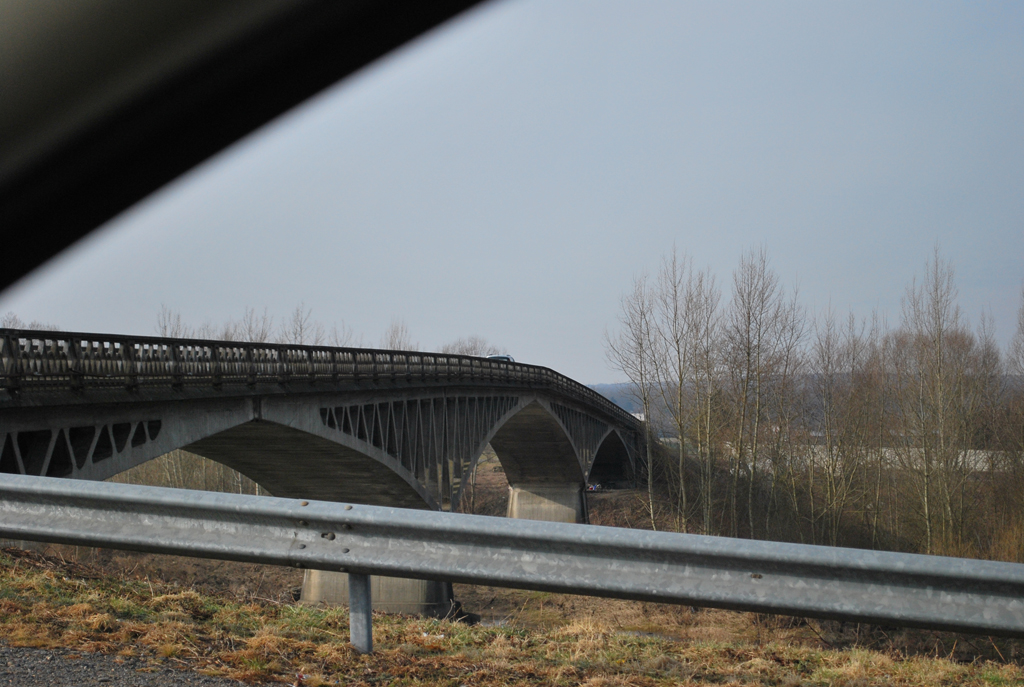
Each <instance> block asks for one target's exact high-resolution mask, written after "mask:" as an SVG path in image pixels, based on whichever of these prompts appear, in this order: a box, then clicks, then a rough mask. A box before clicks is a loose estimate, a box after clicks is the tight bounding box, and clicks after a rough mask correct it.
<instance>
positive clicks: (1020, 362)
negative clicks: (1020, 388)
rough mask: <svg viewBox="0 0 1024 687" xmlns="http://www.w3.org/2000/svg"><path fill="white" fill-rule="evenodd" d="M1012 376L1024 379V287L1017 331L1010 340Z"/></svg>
mask: <svg viewBox="0 0 1024 687" xmlns="http://www.w3.org/2000/svg"><path fill="white" fill-rule="evenodd" d="M1007 362H1008V363H1009V365H1010V372H1011V374H1015V375H1017V376H1018V377H1024V285H1022V286H1021V289H1020V309H1018V310H1017V329H1016V330H1015V331H1014V332H1013V338H1012V339H1010V351H1009V355H1008V356H1007Z"/></svg>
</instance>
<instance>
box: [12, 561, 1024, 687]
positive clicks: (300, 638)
mask: <svg viewBox="0 0 1024 687" xmlns="http://www.w3.org/2000/svg"><path fill="white" fill-rule="evenodd" d="M463 591H464V592H465V596H466V597H467V599H468V600H469V601H470V603H472V602H473V598H476V599H482V598H483V597H488V598H493V599H494V603H492V604H491V609H492V611H493V610H494V609H495V608H496V607H497V606H499V605H501V604H504V605H505V606H507V607H508V608H515V611H514V612H513V613H509V615H510V616H514V617H513V618H512V619H511V620H512V623H511V624H508V625H505V626H499V627H495V626H475V627H469V626H467V625H464V624H460V623H452V622H447V621H438V620H428V619H422V618H408V617H402V616H395V615H382V614H379V615H376V616H375V617H374V638H375V642H376V648H377V651H376V652H375V653H374V654H373V655H371V656H360V655H357V654H355V653H353V652H352V651H351V649H350V648H349V647H348V614H347V611H346V610H345V609H325V608H310V607H302V606H293V605H287V604H280V603H273V602H269V601H263V600H252V599H251V598H250V599H249V600H245V599H244V598H239V597H236V596H229V595H208V594H202V593H199V592H197V591H195V590H193V589H182V588H181V587H174V586H170V585H166V584H163V583H157V582H152V581H149V580H132V579H126V578H125V577H123V576H122V577H117V576H108V575H104V574H101V573H100V572H99V571H98V570H96V569H93V568H89V567H87V566H82V565H79V564H76V563H66V562H64V561H62V560H60V559H57V558H52V557H46V556H42V555H40V554H38V553H34V552H26V551H19V550H12V549H8V550H5V551H4V553H3V554H2V555H0V638H2V639H3V640H4V641H6V642H8V643H10V644H12V645H19V646H37V647H66V648H71V649H76V650H81V651H100V652H104V653H109V654H117V655H121V656H128V655H140V656H143V657H147V658H149V659H150V660H151V661H152V662H153V664H154V665H162V666H178V667H182V668H191V669H195V670H200V671H202V672H204V673H207V674H210V675H221V676H227V677H232V678H236V679H240V680H245V681H248V682H252V683H266V682H284V683H288V684H296V683H299V684H303V685H314V686H315V685H328V684H331V685H333V684H344V685H371V684H388V685H412V684H416V685H452V686H455V685H495V686H497V685H527V684H529V685H537V684H545V685H546V684H550V685H588V686H591V687H597V686H601V685H604V686H610V685H652V686H653V685H698V684H700V685H705V684H718V685H791V686H795V685H848V686H851V687H852V686H855V685H856V686H864V685H1013V684H1024V670H1022V668H1021V666H1020V664H1019V663H1018V662H1017V651H1018V645H1017V644H1016V643H1013V642H1005V641H998V642H996V643H992V644H991V645H989V640H988V639H987V638H966V639H965V638H954V637H953V636H952V635H938V634H936V633H918V634H917V635H910V634H906V633H901V634H900V635H899V636H889V640H888V642H889V643H888V644H886V643H885V641H884V640H882V639H881V638H882V636H883V635H885V633H884V632H883V631H881V630H872V631H867V630H864V631H863V636H861V633H859V632H858V634H857V637H856V639H854V638H853V634H852V633H853V631H852V630H851V629H849V628H847V629H845V630H844V629H843V628H841V627H839V626H838V625H837V626H835V627H831V626H828V625H827V624H822V623H816V624H812V623H810V622H806V621H799V620H787V619H779V618H774V617H766V616H756V615H753V614H736V613H726V612H692V611H691V610H689V609H685V608H679V607H672V606H661V605H656V604H636V603H630V602H619V601H603V600H600V601H595V600H585V599H581V598H579V597H563V596H559V595H542V594H536V593H531V592H514V591H504V590H488V589H484V588H475V589H474V588H466V589H464V590H463ZM473 594H476V597H473ZM499 594H503V595H504V596H502V597H501V599H500V603H499V600H498V596H499ZM879 633H881V634H879ZM886 636H888V635H886ZM915 638H916V639H915ZM922 638H923V639H922ZM929 638H930V639H929ZM936 638H940V639H941V640H942V641H943V642H947V643H948V642H954V646H953V647H952V648H951V650H950V649H949V648H947V647H945V645H942V648H943V650H942V652H940V651H939V648H940V643H941V642H939V641H938V640H937V639H936ZM900 642H902V645H901V644H900ZM929 642H930V644H929ZM968 642H973V643H974V644H975V645H976V646H975V648H974V649H970V650H969V651H968V653H966V654H965V653H964V651H965V650H964V648H963V646H962V645H961V644H964V645H966V644H967V643H968ZM829 644H832V645H833V646H831V647H830V646H829ZM989 646H990V647H991V648H989V649H988V650H987V653H986V647H989ZM914 647H916V648H914ZM972 652H973V653H972ZM1000 653H1001V654H1002V656H1003V657H1002V658H999V654H1000ZM989 654H992V655H991V656H990V655H989ZM299 676H301V678H300V677H299Z"/></svg>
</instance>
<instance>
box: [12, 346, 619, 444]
mask: <svg viewBox="0 0 1024 687" xmlns="http://www.w3.org/2000/svg"><path fill="white" fill-rule="evenodd" d="M302 381H305V382H309V383H313V384H318V383H319V384H332V385H335V386H345V385H348V386H363V387H370V386H372V385H385V384H386V385H391V386H397V385H399V384H404V385H406V386H415V385H438V384H459V385H471V386H472V385H476V386H508V387H521V388H530V389H546V390H550V391H554V392H557V393H559V394H561V395H564V396H567V397H569V398H572V399H574V400H577V401H581V402H583V403H586V404H588V405H590V406H592V407H595V408H597V409H598V410H600V411H602V412H604V413H605V414H607V415H608V416H610V417H611V418H613V419H615V420H617V421H618V422H620V423H622V424H624V425H626V426H627V427H633V428H635V429H638V428H639V422H638V421H637V419H636V418H634V417H633V416H632V415H630V414H629V413H627V412H626V411H625V410H623V409H622V408H620V407H619V406H617V405H615V404H614V403H612V402H611V401H609V400H608V399H607V398H605V397H604V396H602V395H601V394H599V393H597V392H596V391H594V390H593V389H590V388H588V387H586V386H584V385H583V384H580V383H579V382H576V381H574V380H572V379H570V378H568V377H566V376H565V375H561V374H559V373H557V372H555V371H554V370H551V369H550V368H547V367H540V366H537V365H525V364H522V363H509V362H505V361H500V360H488V359H487V358H479V357H476V356H468V355H448V354H445V353H421V352H416V351H386V350H378V349H372V348H333V347H327V346H299V345H292V344H264V343H241V342H233V341H208V340H200V339H168V338H159V337H143V336H116V335H110V334H88V333H81V332H52V331H32V330H18V329H0V391H7V392H9V393H10V394H12V395H13V394H19V393H26V392H28V393H31V392H32V391H41V392H46V391H54V390H74V391H78V390H86V389H116V388H121V389H128V390H138V389H142V388H154V387H168V388H176V389H183V388H185V387H212V388H216V389H223V388H224V387H232V386H234V387H254V386H256V385H257V384H277V385H287V384H289V383H292V382H302Z"/></svg>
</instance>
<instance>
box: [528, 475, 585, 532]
mask: <svg viewBox="0 0 1024 687" xmlns="http://www.w3.org/2000/svg"><path fill="white" fill-rule="evenodd" d="M508 490H509V494H508V517H510V518H522V519H524V520H545V521H547V522H579V523H585V522H587V520H588V517H587V496H586V493H584V491H583V485H582V484H523V485H519V486H510V487H509V488H508Z"/></svg>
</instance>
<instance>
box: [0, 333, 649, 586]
mask: <svg viewBox="0 0 1024 687" xmlns="http://www.w3.org/2000/svg"><path fill="white" fill-rule="evenodd" d="M0 336H2V339H0V473H20V474H28V475H42V476H53V477H70V478H78V479H94V480H101V479H106V478H108V477H111V476H113V475H115V474H117V473H119V472H123V471H124V470H127V469H129V468H131V467H134V466H136V465H139V464H141V463H144V462H146V461H148V460H152V459H153V458H156V457H157V456H160V455H163V454H165V453H167V452H169V451H172V450H174V449H179V448H180V449H185V450H188V451H190V452H193V453H197V454H199V455H202V456H205V457H207V458H209V459H211V460H214V461H217V462H220V463H223V464H225V465H227V466H229V467H231V468H233V469H235V470H238V471H239V472H241V473H242V474H244V475H246V476H247V477H249V478H251V479H252V480H253V481H255V482H257V483H258V484H260V485H261V486H263V487H265V488H266V489H267V491H269V492H270V493H272V494H274V495H275V496H282V497H294V498H312V499H321V500H328V501H345V502H353V503H366V504H371V505H386V506H400V507H407V508H425V509H434V510H454V509H456V508H457V507H458V504H459V501H460V499H461V497H462V494H463V492H464V488H465V484H466V477H467V476H468V475H470V474H471V472H472V470H473V468H474V466H475V464H476V461H477V460H478V459H479V457H480V454H481V453H482V451H483V450H484V448H485V447H486V446H487V445H488V444H490V445H491V446H492V447H493V449H494V451H495V453H496V454H497V456H498V459H499V460H500V461H501V464H502V467H503V468H504V470H505V473H506V476H507V477H508V480H509V484H510V488H511V493H510V498H509V515H510V516H512V517H528V518H536V519H544V520H561V521H576V522H585V521H586V500H585V496H584V489H585V485H586V483H587V481H602V482H608V481H628V480H631V479H632V478H633V475H634V474H635V471H636V468H637V461H638V460H639V457H640V442H641V437H642V433H641V431H640V424H639V422H638V421H637V420H636V419H635V418H634V417H633V416H632V415H630V414H629V413H627V412H625V411H624V410H622V409H621V408H619V407H618V406H616V405H614V404H613V403H611V402H610V401H608V400H607V399H606V398H604V397H603V396H601V395H599V394H597V393H596V392H594V391H593V390H591V389H589V388H587V387H585V386H583V385H581V384H579V383H577V382H575V381H573V380H571V379H569V378H568V377H565V376H563V375H560V374H558V373H557V372H554V371H552V370H550V369H548V368H544V367H537V366H533V365H524V364H519V363H509V362H505V361H497V360H488V359H486V358H477V357H473V356H461V355H445V354H436V353H420V352H410V351H382V350H373V349H359V348H327V347H318V346H297V345H284V344H261V343H238V342H223V341H202V340H186V339H167V338H155V337H127V336H111V335H103V334H88V333H69V332H41V331H20V330H0ZM338 577H340V576H338ZM306 586H307V588H309V587H310V580H309V579H307V585H306ZM336 591H337V590H336ZM307 592H308V593H307V596H311V595H312V596H317V594H315V593H314V592H313V591H310V590H309V589H307ZM339 593H340V592H339ZM334 595H335V596H336V594H334ZM320 596H332V594H331V593H327V592H324V593H323V594H320ZM378 596H380V595H379V594H378ZM384 596H387V594H386V593H385V594H384Z"/></svg>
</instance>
